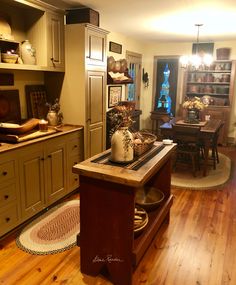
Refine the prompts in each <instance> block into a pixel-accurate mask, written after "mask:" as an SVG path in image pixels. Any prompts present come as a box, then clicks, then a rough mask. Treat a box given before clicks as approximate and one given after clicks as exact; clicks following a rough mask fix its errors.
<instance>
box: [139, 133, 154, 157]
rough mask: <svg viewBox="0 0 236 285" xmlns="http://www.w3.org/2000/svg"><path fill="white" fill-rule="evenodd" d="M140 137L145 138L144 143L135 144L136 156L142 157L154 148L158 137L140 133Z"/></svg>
mask: <svg viewBox="0 0 236 285" xmlns="http://www.w3.org/2000/svg"><path fill="white" fill-rule="evenodd" d="M140 135H141V136H142V138H143V140H144V141H143V142H141V143H135V142H134V155H135V156H140V155H142V154H143V153H145V152H146V151H148V150H149V149H151V148H152V146H153V144H154V142H155V141H156V139H157V137H156V136H155V135H153V134H150V133H144V132H142V133H140Z"/></svg>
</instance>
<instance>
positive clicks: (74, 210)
mask: <svg viewBox="0 0 236 285" xmlns="http://www.w3.org/2000/svg"><path fill="white" fill-rule="evenodd" d="M79 232H80V201H79V200H71V201H68V202H64V203H61V204H59V205H57V206H55V207H53V208H52V209H50V210H48V211H47V212H46V213H44V214H42V215H41V216H40V217H38V218H36V219H35V220H34V221H32V222H31V223H30V224H28V225H27V226H26V227H25V228H24V229H23V230H22V231H21V233H20V234H19V235H18V237H17V238H16V244H17V246H18V247H19V248H20V249H22V250H24V251H26V252H28V253H31V254H38V255H46V254H55V253H59V252H62V251H64V250H67V249H70V248H72V247H73V246H75V245H76V238H77V235H78V234H79Z"/></svg>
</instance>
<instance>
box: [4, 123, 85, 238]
mask: <svg viewBox="0 0 236 285" xmlns="http://www.w3.org/2000/svg"><path fill="white" fill-rule="evenodd" d="M64 128H65V131H63V132H60V133H57V134H55V135H49V136H48V137H45V138H43V139H40V140H39V141H37V140H32V141H28V142H25V143H21V144H19V145H18V146H17V147H15V146H14V145H13V147H12V149H7V152H6V153H5V152H1V147H0V236H2V235H4V234H5V233H7V232H9V231H10V230H12V229H14V228H15V227H16V226H18V225H20V224H21V223H22V222H24V221H26V220H27V219H29V218H31V217H33V216H34V215H35V214H37V213H39V212H40V211H42V210H43V209H45V208H47V207H49V206H50V205H52V204H53V203H55V202H56V201H58V200H59V199H61V198H63V197H64V196H66V195H67V194H69V193H71V192H72V191H74V190H76V189H77V188H78V187H79V180H78V176H77V175H76V174H73V173H72V166H73V165H74V164H77V163H79V162H80V161H82V160H83V158H84V153H83V149H84V148H83V128H82V127H79V128H77V127H68V128H66V127H64Z"/></svg>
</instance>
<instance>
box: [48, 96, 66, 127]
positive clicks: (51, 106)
mask: <svg viewBox="0 0 236 285" xmlns="http://www.w3.org/2000/svg"><path fill="white" fill-rule="evenodd" d="M46 106H47V107H48V112H50V111H54V112H56V113H57V115H58V123H59V124H62V121H63V113H62V112H61V111H60V109H61V105H60V103H59V99H58V98H56V99H55V101H54V104H51V103H48V102H47V103H46Z"/></svg>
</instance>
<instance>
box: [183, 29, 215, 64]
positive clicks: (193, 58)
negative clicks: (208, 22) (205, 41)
mask: <svg viewBox="0 0 236 285" xmlns="http://www.w3.org/2000/svg"><path fill="white" fill-rule="evenodd" d="M195 26H196V27H197V43H196V54H192V55H182V56H181V57H180V59H179V60H180V64H181V67H183V68H187V67H191V68H192V69H199V68H200V67H203V66H210V65H211V63H212V61H213V57H212V55H211V54H207V53H204V52H202V51H200V50H199V29H200V27H201V26H203V24H195Z"/></svg>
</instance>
